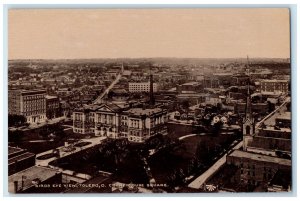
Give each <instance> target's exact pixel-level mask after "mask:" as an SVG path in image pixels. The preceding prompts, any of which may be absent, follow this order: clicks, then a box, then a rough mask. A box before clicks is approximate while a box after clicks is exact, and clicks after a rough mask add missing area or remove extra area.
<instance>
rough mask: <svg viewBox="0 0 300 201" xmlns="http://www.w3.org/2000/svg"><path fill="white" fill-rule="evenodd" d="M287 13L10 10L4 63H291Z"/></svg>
mask: <svg viewBox="0 0 300 201" xmlns="http://www.w3.org/2000/svg"><path fill="white" fill-rule="evenodd" d="M289 26H290V24H289V11H288V9H123V10H118V9H97V10H95V9H94V10H91V9H69V10H66V9H60V10H58V9H32V10H10V11H9V16H8V40H9V41H8V44H9V54H8V56H9V59H72V58H108V57H109V58H117V57H193V58H218V57H219V58H226V57H231V58H232V57H246V56H247V55H249V56H250V57H277V58H289V57H290V28H289Z"/></svg>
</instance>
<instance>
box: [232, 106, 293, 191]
mask: <svg viewBox="0 0 300 201" xmlns="http://www.w3.org/2000/svg"><path fill="white" fill-rule="evenodd" d="M245 124H247V121H246V122H245V123H244V125H245ZM246 126H247V125H246ZM243 133H244V135H243V136H244V142H243V148H244V150H243V151H241V150H235V151H233V152H232V153H231V154H229V155H228V156H227V165H234V166H236V167H238V169H239V170H238V171H237V172H236V173H235V175H234V180H235V183H239V184H240V185H243V184H246V185H252V186H254V187H258V186H260V187H261V188H263V189H265V190H269V191H272V192H274V191H289V190H290V187H291V168H292V163H291V114H290V112H287V111H286V108H285V104H283V105H281V106H280V107H279V108H278V109H277V110H276V111H274V112H273V113H272V114H270V116H269V117H268V118H267V119H266V120H264V122H263V123H261V125H260V126H259V127H258V129H257V131H255V133H254V134H252V135H253V136H252V137H248V139H246V138H247V136H248V135H249V134H250V136H251V130H248V131H247V129H245V130H244V131H243ZM276 175H277V176H276ZM278 175H281V176H284V177H282V178H279V177H280V176H278ZM275 177H276V178H275ZM279 184H280V185H281V186H278V185H279Z"/></svg>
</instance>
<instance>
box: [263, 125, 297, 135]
mask: <svg viewBox="0 0 300 201" xmlns="http://www.w3.org/2000/svg"><path fill="white" fill-rule="evenodd" d="M263 130H266V131H282V132H287V133H290V132H292V130H291V129H290V128H279V129H275V128H274V127H273V126H267V127H266V128H264V129H263Z"/></svg>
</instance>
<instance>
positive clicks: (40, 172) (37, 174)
mask: <svg viewBox="0 0 300 201" xmlns="http://www.w3.org/2000/svg"><path fill="white" fill-rule="evenodd" d="M57 173H59V172H57V171H56V170H53V169H50V168H46V167H40V166H33V167H30V168H28V169H25V170H23V171H20V172H17V173H16V174H13V175H10V176H9V177H8V192H11V193H13V192H14V181H18V183H19V186H21V182H22V177H23V181H24V189H27V188H29V187H31V186H33V184H32V180H34V179H37V178H38V179H39V180H40V181H41V182H43V181H45V180H47V179H49V178H51V177H53V176H55V175H56V174H57Z"/></svg>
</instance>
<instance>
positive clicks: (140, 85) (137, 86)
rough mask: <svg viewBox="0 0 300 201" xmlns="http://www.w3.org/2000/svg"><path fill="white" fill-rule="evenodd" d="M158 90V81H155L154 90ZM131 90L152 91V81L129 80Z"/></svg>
mask: <svg viewBox="0 0 300 201" xmlns="http://www.w3.org/2000/svg"><path fill="white" fill-rule="evenodd" d="M157 91H158V85H157V83H153V92H157ZM129 92H150V82H129Z"/></svg>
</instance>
